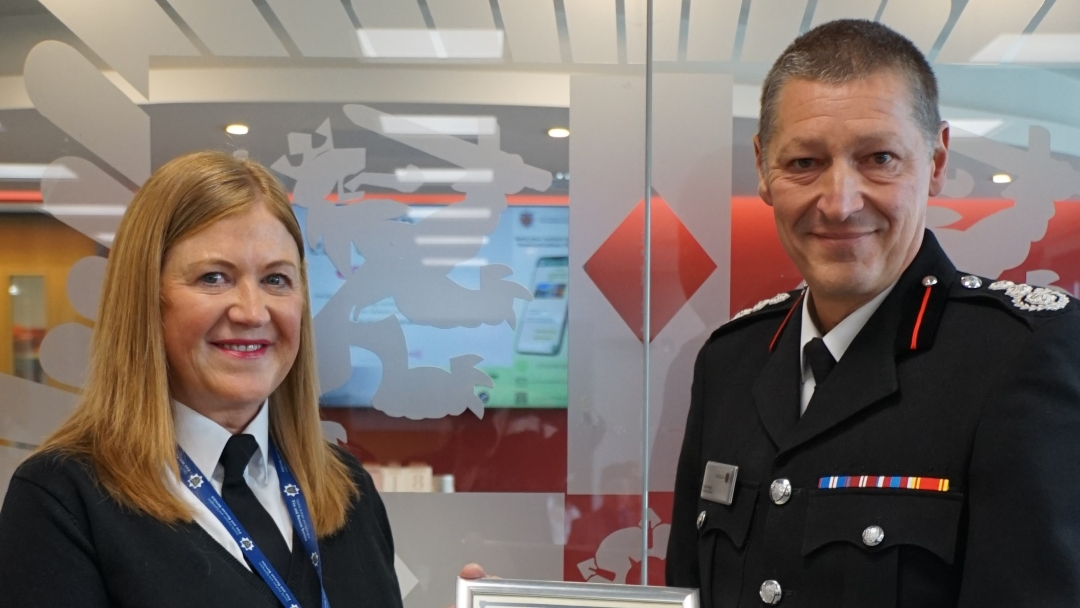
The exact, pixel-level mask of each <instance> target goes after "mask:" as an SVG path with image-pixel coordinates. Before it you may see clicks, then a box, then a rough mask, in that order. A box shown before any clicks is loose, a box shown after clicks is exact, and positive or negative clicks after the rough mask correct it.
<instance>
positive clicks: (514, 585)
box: [457, 578, 698, 608]
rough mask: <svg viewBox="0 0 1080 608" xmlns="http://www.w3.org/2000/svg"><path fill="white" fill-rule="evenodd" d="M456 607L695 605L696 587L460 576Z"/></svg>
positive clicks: (664, 607) (666, 607)
mask: <svg viewBox="0 0 1080 608" xmlns="http://www.w3.org/2000/svg"><path fill="white" fill-rule="evenodd" d="M457 608H698V591H697V589H680V588H676V587H644V586H639V585H611V584H607V583H563V582H556V581H525V580H510V579H498V578H481V579H464V578H459V579H458V584H457Z"/></svg>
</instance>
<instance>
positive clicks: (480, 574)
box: [458, 564, 488, 579]
mask: <svg viewBox="0 0 1080 608" xmlns="http://www.w3.org/2000/svg"><path fill="white" fill-rule="evenodd" d="M458 576H460V577H461V578H468V579H477V578H487V577H488V575H487V574H486V573H485V572H484V568H483V567H482V566H481V565H480V564H465V567H463V568H462V569H461V573H460V574H458Z"/></svg>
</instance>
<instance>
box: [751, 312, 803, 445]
mask: <svg viewBox="0 0 1080 608" xmlns="http://www.w3.org/2000/svg"><path fill="white" fill-rule="evenodd" d="M795 306H796V307H799V306H802V302H801V300H800V301H799V302H798V303H796V304H795ZM800 310H801V309H800ZM800 310H795V311H793V312H792V313H791V316H790V321H789V322H788V323H787V327H784V328H783V329H782V330H781V332H782V333H781V334H780V337H779V338H778V339H777V342H776V347H775V348H774V349H773V353H772V356H771V357H769V361H768V362H767V363H766V364H765V368H764V369H763V370H762V371H761V374H759V375H758V377H757V379H756V380H755V381H754V386H753V387H752V389H751V395H753V399H754V405H755V406H756V407H757V411H758V416H759V417H760V418H761V423H762V424H763V425H764V426H765V431H766V432H767V433H768V434H769V437H770V438H771V439H772V440H773V443H775V444H776V445H783V443H784V442H785V440H787V439H788V438H789V437H790V436H791V432H792V430H793V429H794V428H795V423H796V422H798V421H799V401H800V397H799V395H800V391H801V390H802V378H801V377H800V375H799V335H800V331H801V327H802V315H801V314H800Z"/></svg>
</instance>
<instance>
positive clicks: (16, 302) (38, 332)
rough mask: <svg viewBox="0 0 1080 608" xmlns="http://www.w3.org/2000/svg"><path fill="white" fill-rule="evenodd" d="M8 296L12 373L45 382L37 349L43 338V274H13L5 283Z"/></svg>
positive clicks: (34, 380)
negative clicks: (9, 303)
mask: <svg viewBox="0 0 1080 608" xmlns="http://www.w3.org/2000/svg"><path fill="white" fill-rule="evenodd" d="M8 296H9V297H10V298H11V348H12V355H13V356H12V360H13V361H14V365H13V367H14V374H15V376H17V377H19V378H24V379H26V380H31V381H33V382H38V383H41V382H44V373H43V372H42V370H41V361H40V360H39V359H38V349H39V348H41V341H42V340H43V339H44V338H45V330H46V328H45V277H42V276H13V277H11V282H10V284H9V285H8Z"/></svg>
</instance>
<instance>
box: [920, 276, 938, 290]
mask: <svg viewBox="0 0 1080 608" xmlns="http://www.w3.org/2000/svg"><path fill="white" fill-rule="evenodd" d="M922 284H923V287H933V286H934V285H937V277H935V276H934V275H932V274H930V275H926V276H925V277H923V280H922Z"/></svg>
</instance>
